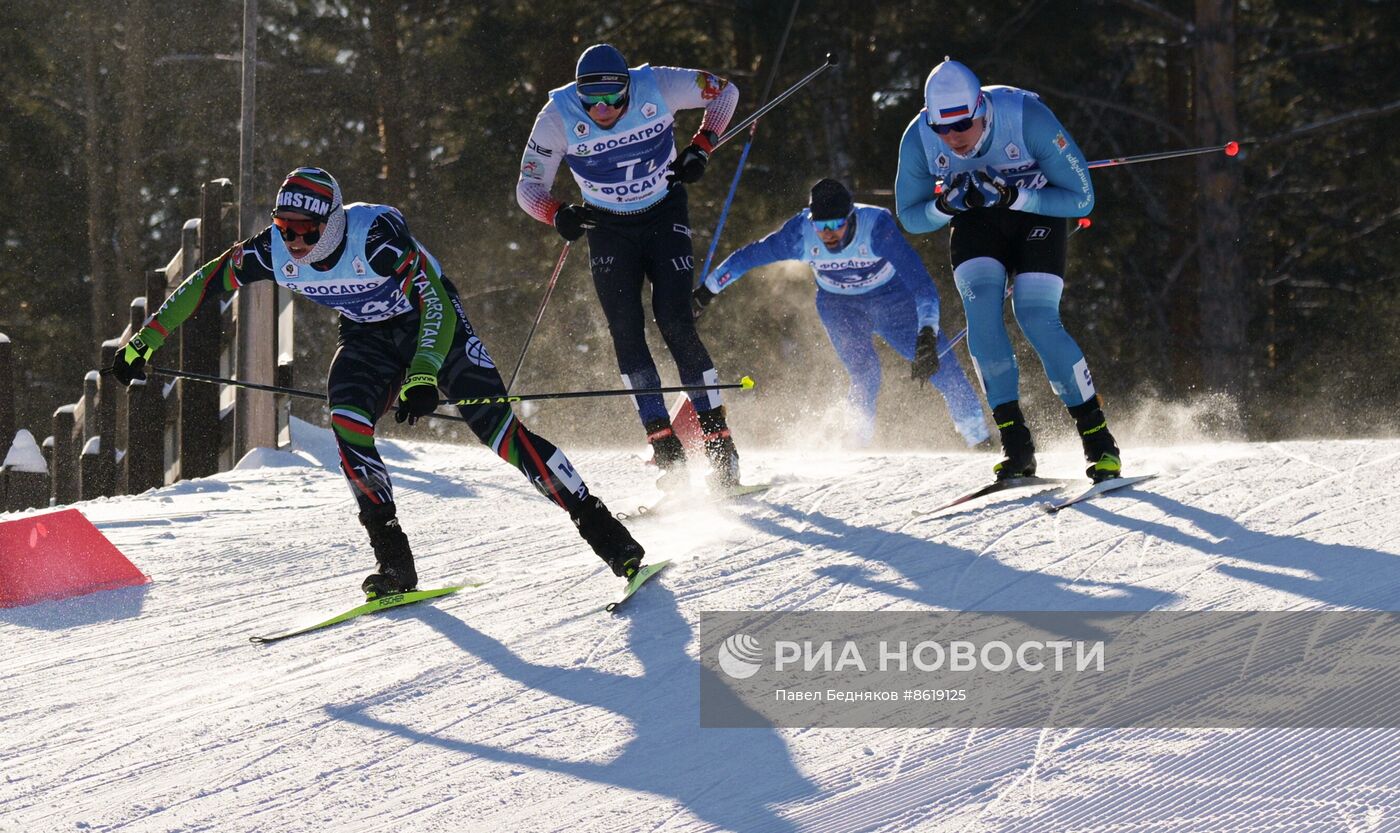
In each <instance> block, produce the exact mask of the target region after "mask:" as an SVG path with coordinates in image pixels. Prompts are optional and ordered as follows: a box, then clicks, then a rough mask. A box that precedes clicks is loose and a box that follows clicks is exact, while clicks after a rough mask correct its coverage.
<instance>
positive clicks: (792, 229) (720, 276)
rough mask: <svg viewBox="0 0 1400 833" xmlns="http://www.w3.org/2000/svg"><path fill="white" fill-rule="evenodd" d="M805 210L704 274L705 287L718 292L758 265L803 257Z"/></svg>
mask: <svg viewBox="0 0 1400 833" xmlns="http://www.w3.org/2000/svg"><path fill="white" fill-rule="evenodd" d="M806 217H807V215H806V212H799V213H798V214H797V216H796V217H793V218H792V219H791V220H788V221H787V222H786V223H783V227H782V228H780V229H778V230H777V231H775V232H773V233H772V234H769V235H768V236H767V237H764V238H763V239H762V240H755V241H754V242H752V243H750V244H748V245H747V246H744V247H743V248H741V249H739V250H738V251H736V252H734V253H733V254H731V255H730V256H729V257H726V258H725V259H724V261H723V262H722V263H720V265H719V266H716V267H715V269H714V271H712V272H710V274H708V275H706V276H705V281H704V286H705V288H707V289H709V290H710V291H711V292H715V293H718V292H719V291H720V290H722V289H724V288H725V287H726V286H728V285H729V284H731V283H733V282H735V281H737V280H739V278H742V277H743V276H744V273H746V272H748V271H749V270H750V269H756V268H758V267H759V266H766V265H768V264H769V263H776V262H777V261H779V260H800V259H801V258H802V224H803V223H805V222H807V219H806Z"/></svg>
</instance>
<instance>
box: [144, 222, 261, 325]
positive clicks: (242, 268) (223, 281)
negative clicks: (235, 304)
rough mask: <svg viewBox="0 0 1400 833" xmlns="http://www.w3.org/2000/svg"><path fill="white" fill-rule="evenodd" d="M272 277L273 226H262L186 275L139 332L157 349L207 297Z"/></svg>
mask: <svg viewBox="0 0 1400 833" xmlns="http://www.w3.org/2000/svg"><path fill="white" fill-rule="evenodd" d="M270 280H272V226H268V227H267V228H265V229H263V230H262V232H261V233H259V234H258V235H257V236H256V237H251V238H249V239H247V240H243V241H241V242H238V243H234V244H233V245H232V246H230V247H229V248H228V249H227V250H226V251H225V252H224V253H223V254H221V255H219V256H218V257H216V258H214V259H213V260H211V261H209V262H208V263H206V264H204V265H203V266H201V267H199V269H197V270H196V271H195V272H194V273H193V274H192V275H190V276H189V277H188V278H185V280H184V281H183V282H182V283H181V284H180V285H179V286H178V287H176V288H175V291H174V292H172V293H170V297H168V298H166V299H165V302H164V303H162V304H161V305H160V309H158V310H156V311H155V314H154V315H152V316H151V317H150V318H147V319H146V326H144V327H142V328H141V332H140V333H138V334H137V335H138V337H139V339H140V341H141V342H142V343H143V344H145V346H146V347H147V348H149V349H150V351H152V352H154V351H155V350H158V349H160V348H161V346H163V345H164V344H165V340H166V339H167V338H169V337H170V333H172V332H174V330H175V329H176V328H177V327H179V326H180V325H181V324H183V323H185V321H186V320H187V319H188V318H189V317H190V316H191V315H194V314H195V312H196V311H197V310H198V309H199V307H200V305H201V304H203V303H205V301H206V300H208V299H210V298H220V297H222V296H224V295H227V294H229V293H230V292H233V291H234V290H235V289H237V288H238V287H240V286H243V285H244V284H247V283H254V282H255V281H270Z"/></svg>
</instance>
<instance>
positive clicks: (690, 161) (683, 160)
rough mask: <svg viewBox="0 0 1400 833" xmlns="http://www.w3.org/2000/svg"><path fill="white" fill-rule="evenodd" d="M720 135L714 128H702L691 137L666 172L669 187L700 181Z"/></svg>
mask: <svg viewBox="0 0 1400 833" xmlns="http://www.w3.org/2000/svg"><path fill="white" fill-rule="evenodd" d="M718 142H719V137H718V136H716V135H715V134H714V131H712V130H702V131H700V132H699V133H696V134H695V135H694V136H692V137H691V139H690V144H688V145H686V146H685V150H683V151H681V155H680V156H677V157H676V159H675V161H674V162H672V163H671V164H670V165H669V166H668V168H669V169H670V171H671V172H670V173H669V174H666V182H667V184H668V185H667V187H670V188H674V187H676V185H677V184H678V183H681V182H686V183H690V182H699V181H700V177H702V176H704V175H705V166H706V165H708V164H710V152H711V151H713V150H714V149H715V144H716V143H718Z"/></svg>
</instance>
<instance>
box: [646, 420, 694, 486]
mask: <svg viewBox="0 0 1400 833" xmlns="http://www.w3.org/2000/svg"><path fill="white" fill-rule="evenodd" d="M643 427H644V428H646V432H647V442H649V443H651V451H652V460H653V461H655V463H656V467H657V468H658V469H660V471H661V476H660V477H658V478H656V488H658V489H660V490H661V491H663V492H668V493H669V492H674V491H676V490H677V489H680V488H682V487H683V486H685V485H686V484H687V483H689V482H690V476H689V474H688V472H687V471H686V467H685V446H684V445H682V444H681V438H680V437H677V436H676V432H675V431H674V430H672V428H671V421H670V420H669V419H656V420H652V421H651V422H648V423H646V425H645V426H643Z"/></svg>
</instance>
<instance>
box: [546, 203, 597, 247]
mask: <svg viewBox="0 0 1400 833" xmlns="http://www.w3.org/2000/svg"><path fill="white" fill-rule="evenodd" d="M597 227H598V218H597V217H595V216H594V214H593V209H591V208H589V207H588V206H586V205H573V204H571V205H566V206H564V207H562V208H560V209H559V210H558V211H556V212H554V230H555V231H557V232H559V236H560V237H562V238H564V239H565V240H568V241H569V242H570V243H572V242H573V241H575V240H577V239H579V238H580V237H582V236H583V233H584V232H585V231H587V230H588V229H591V228H597Z"/></svg>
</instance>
